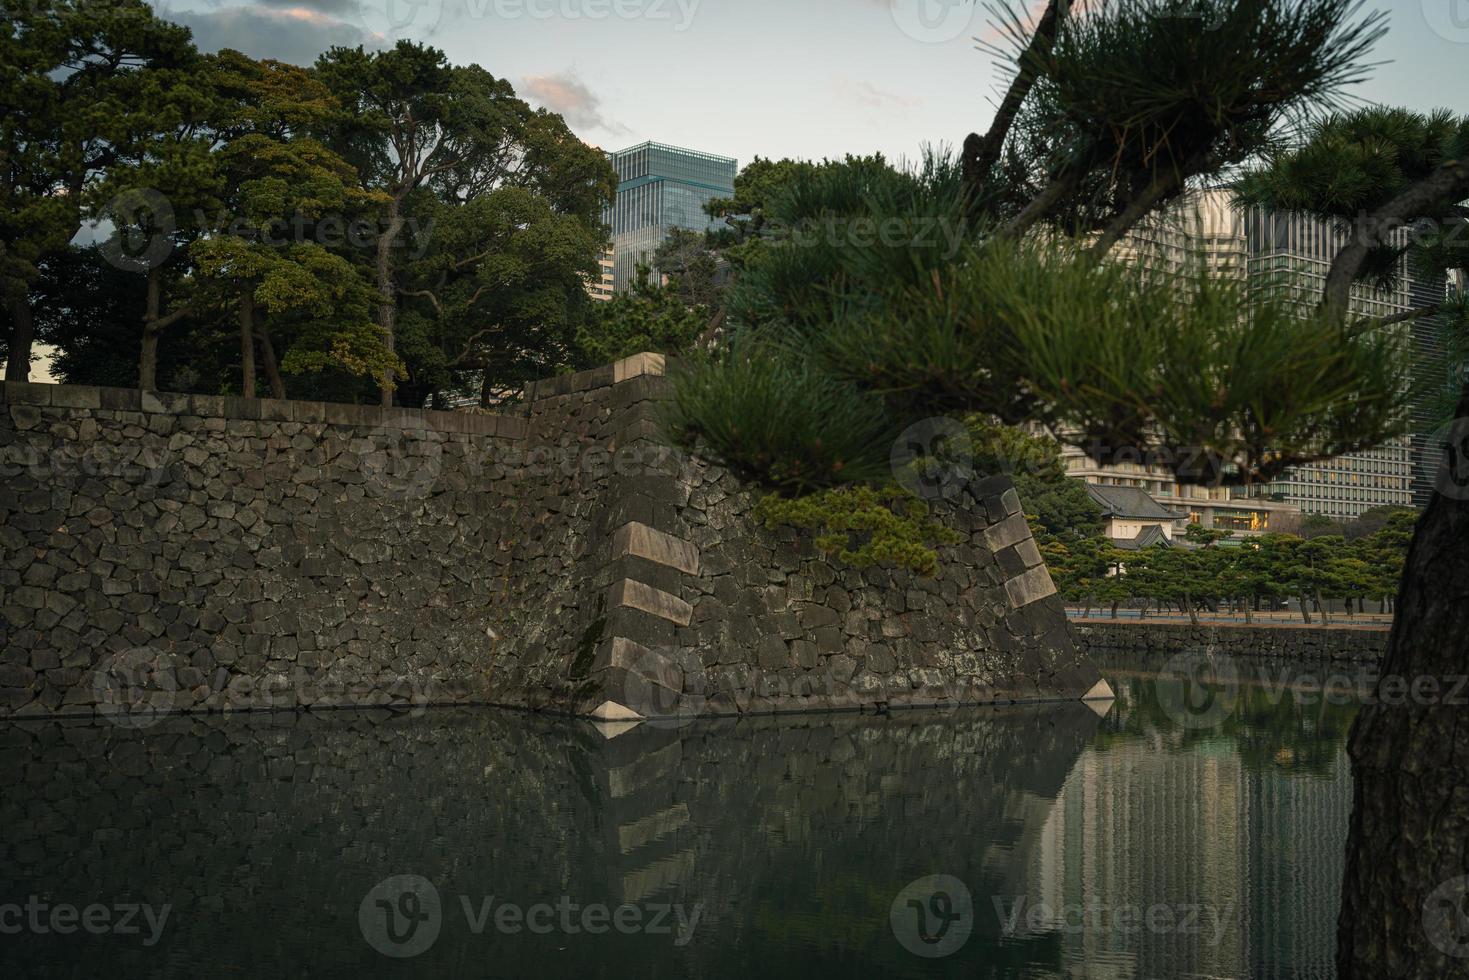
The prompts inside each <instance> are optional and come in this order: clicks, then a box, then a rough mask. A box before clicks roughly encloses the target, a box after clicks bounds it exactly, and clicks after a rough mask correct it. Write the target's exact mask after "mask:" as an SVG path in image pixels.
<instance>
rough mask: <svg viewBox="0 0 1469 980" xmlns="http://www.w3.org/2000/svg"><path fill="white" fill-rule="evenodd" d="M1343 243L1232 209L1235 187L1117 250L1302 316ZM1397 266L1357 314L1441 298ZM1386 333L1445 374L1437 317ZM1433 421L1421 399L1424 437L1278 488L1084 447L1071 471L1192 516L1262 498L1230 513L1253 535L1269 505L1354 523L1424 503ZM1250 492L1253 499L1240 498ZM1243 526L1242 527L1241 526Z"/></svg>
mask: <svg viewBox="0 0 1469 980" xmlns="http://www.w3.org/2000/svg"><path fill="white" fill-rule="evenodd" d="M1403 234H1406V232H1404V233H1403ZM1344 244H1345V232H1343V231H1341V230H1340V229H1336V228H1333V227H1332V226H1331V225H1330V224H1328V223H1327V222H1324V221H1321V220H1319V219H1317V218H1313V217H1310V216H1307V215H1302V214H1274V213H1270V212H1267V211H1265V210H1263V209H1261V208H1244V209H1240V208H1237V207H1235V206H1234V202H1233V201H1232V199H1231V196H1230V192H1229V191H1227V190H1208V191H1202V192H1198V193H1195V194H1192V195H1189V196H1187V197H1186V198H1184V199H1183V200H1182V201H1181V202H1180V203H1179V204H1178V205H1176V206H1174V207H1173V208H1171V209H1169V210H1168V211H1166V212H1165V213H1163V214H1160V215H1157V216H1155V217H1154V218H1152V219H1150V220H1149V221H1146V222H1144V223H1142V224H1140V225H1139V226H1138V228H1137V229H1136V230H1135V231H1134V232H1133V233H1132V234H1131V235H1130V236H1129V237H1128V238H1127V239H1126V240H1125V241H1124V242H1123V243H1121V244H1119V246H1118V249H1117V256H1118V257H1119V258H1120V259H1122V260H1123V261H1128V262H1132V263H1135V264H1137V265H1138V266H1140V267H1141V268H1143V269H1144V270H1145V271H1147V272H1155V273H1156V274H1159V275H1172V274H1177V273H1178V272H1181V271H1183V270H1184V269H1185V268H1202V269H1208V270H1210V271H1211V272H1212V273H1213V274H1216V275H1235V276H1238V277H1239V278H1240V280H1241V281H1242V282H1244V283H1246V284H1247V285H1248V287H1249V288H1250V289H1251V290H1258V291H1259V292H1260V293H1262V294H1265V293H1269V294H1272V295H1275V296H1277V297H1282V298H1285V299H1287V300H1289V301H1291V302H1294V303H1297V304H1299V305H1300V308H1301V310H1302V312H1303V313H1305V312H1307V311H1309V310H1312V309H1314V308H1315V306H1316V305H1317V304H1318V303H1319V302H1320V298H1321V293H1322V289H1323V287H1324V284H1325V280H1326V274H1327V272H1328V271H1329V270H1330V268H1331V263H1332V260H1333V259H1334V258H1335V256H1336V253H1337V251H1338V250H1339V249H1340V248H1341V247H1342V246H1343V245H1344ZM1400 261H1401V264H1400V267H1399V269H1398V276H1397V282H1396V284H1395V286H1394V287H1393V288H1392V289H1389V290H1379V289H1375V288H1372V287H1370V286H1367V285H1358V286H1355V287H1353V289H1352V299H1351V310H1352V312H1353V313H1354V314H1357V315H1359V316H1363V317H1389V316H1392V315H1394V314H1397V313H1404V312H1407V311H1409V310H1411V309H1416V308H1418V307H1420V306H1425V305H1430V304H1432V303H1435V302H1440V301H1442V299H1443V297H1444V290H1445V283H1444V282H1442V281H1439V282H1424V281H1422V280H1420V279H1418V278H1416V277H1415V276H1414V275H1413V274H1412V271H1411V270H1410V269H1409V268H1408V266H1407V262H1406V260H1400ZM1385 329H1396V330H1401V331H1404V333H1405V334H1406V333H1408V332H1411V333H1412V335H1413V341H1414V344H1415V349H1416V352H1417V356H1418V362H1417V363H1418V364H1419V366H1420V369H1421V370H1422V371H1424V372H1429V373H1442V372H1443V371H1444V364H1443V345H1442V343H1441V342H1440V341H1439V340H1438V339H1437V338H1438V336H1439V330H1438V327H1437V321H1436V320H1434V319H1431V318H1430V319H1424V320H1418V321H1414V322H1413V323H1412V324H1411V325H1409V324H1398V325H1395V326H1392V327H1388V328H1385ZM1431 417H1432V412H1431V409H1430V406H1429V405H1428V404H1427V403H1426V402H1424V403H1423V404H1421V405H1419V406H1418V410H1417V411H1416V412H1415V421H1417V422H1418V427H1419V428H1422V429H1424V430H1425V431H1424V432H1423V433H1420V434H1415V435H1413V436H1411V437H1406V436H1405V437H1403V438H1401V439H1395V440H1392V441H1390V442H1389V443H1387V444H1386V445H1383V446H1381V447H1378V448H1375V449H1370V450H1364V451H1362V452H1358V453H1352V454H1349V455H1346V456H1341V457H1337V458H1335V459H1330V460H1325V461H1322V462H1319V463H1315V464H1312V465H1309V466H1302V467H1298V468H1297V469H1294V470H1292V471H1290V472H1288V473H1286V474H1285V475H1284V476H1282V477H1281V478H1280V479H1279V480H1277V481H1275V482H1273V483H1270V484H1267V485H1264V486H1257V487H1253V488H1250V490H1249V491H1248V493H1247V494H1246V492H1245V491H1242V490H1239V489H1235V490H1227V489H1224V488H1203V487H1190V486H1187V485H1180V484H1177V483H1175V482H1174V481H1173V480H1172V477H1171V476H1170V474H1168V473H1167V472H1166V471H1164V470H1161V469H1157V468H1153V467H1146V466H1130V467H1128V466H1124V467H1098V466H1096V465H1095V464H1094V463H1093V462H1092V461H1091V460H1090V459H1087V458H1086V457H1084V456H1082V455H1081V453H1080V451H1079V450H1072V451H1069V452H1068V455H1069V457H1070V466H1071V470H1072V473H1073V475H1075V476H1078V477H1080V478H1082V479H1085V480H1086V481H1087V482H1089V483H1101V484H1115V485H1122V486H1136V487H1140V488H1142V489H1144V490H1147V491H1148V492H1149V493H1151V494H1153V495H1154V496H1155V497H1156V498H1157V499H1159V500H1160V501H1162V502H1164V503H1173V502H1174V501H1176V502H1177V503H1179V504H1183V505H1185V507H1186V509H1188V510H1189V511H1190V512H1191V519H1194V520H1198V516H1200V515H1201V512H1202V510H1203V509H1204V508H1205V507H1207V506H1209V505H1210V504H1215V505H1217V504H1218V503H1220V502H1224V501H1231V502H1232V504H1233V506H1234V507H1236V508H1237V507H1239V506H1240V505H1241V504H1245V503H1247V502H1248V503H1256V502H1257V503H1258V504H1259V505H1260V506H1259V507H1258V508H1256V509H1257V510H1258V511H1259V513H1258V515H1256V514H1254V513H1253V512H1252V513H1249V514H1245V515H1230V522H1231V523H1238V522H1240V521H1242V520H1251V521H1254V525H1253V528H1252V529H1254V530H1272V529H1273V528H1272V527H1271V526H1270V524H1271V518H1272V517H1273V516H1276V515H1272V514H1269V513H1267V511H1269V510H1274V509H1275V508H1272V507H1266V506H1265V504H1266V503H1267V502H1268V503H1272V504H1285V505H1287V507H1288V508H1289V509H1290V510H1294V509H1297V508H1298V509H1299V511H1300V512H1301V513H1306V514H1323V515H1326V516H1328V517H1332V518H1335V519H1338V520H1348V519H1351V518H1354V517H1357V516H1358V515H1360V514H1361V513H1362V512H1363V511H1366V510H1369V509H1371V508H1373V507H1378V506H1382V505H1385V504H1391V505H1397V506H1411V505H1414V504H1418V505H1420V506H1421V505H1422V504H1424V503H1426V501H1427V497H1428V494H1429V493H1430V492H1431V488H1432V483H1431V481H1432V478H1433V471H1434V466H1435V465H1436V461H1430V460H1428V459H1427V457H1428V456H1430V455H1431V453H1429V452H1428V451H1427V442H1428V439H1427V434H1428V431H1429V430H1431V428H1432V420H1431ZM1246 496H1247V500H1241V499H1239V498H1241V497H1246ZM1169 498H1172V500H1170V499H1169ZM1200 505H1203V506H1200ZM1247 509H1248V508H1247ZM1256 517H1258V520H1255V518H1256ZM1219 526H1227V525H1224V524H1221V525H1219ZM1239 529H1241V530H1244V527H1243V524H1242V523H1241V524H1240V525H1239Z"/></svg>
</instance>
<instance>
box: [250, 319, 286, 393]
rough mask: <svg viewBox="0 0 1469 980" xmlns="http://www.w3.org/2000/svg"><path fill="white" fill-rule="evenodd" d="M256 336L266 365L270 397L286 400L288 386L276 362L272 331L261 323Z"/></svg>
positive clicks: (256, 329) (266, 378)
mask: <svg viewBox="0 0 1469 980" xmlns="http://www.w3.org/2000/svg"><path fill="white" fill-rule="evenodd" d="M255 336H256V338H257V339H258V340H259V341H260V355H261V358H262V360H263V362H264V365H265V380H266V381H267V382H268V383H269V384H270V397H272V398H285V397H286V385H285V382H283V381H281V369H280V365H279V364H277V363H276V360H275V347H274V346H273V345H272V344H271V342H270V330H269V329H267V328H266V326H265V324H264V323H261V324H260V325H259V326H258V327H256V328H255Z"/></svg>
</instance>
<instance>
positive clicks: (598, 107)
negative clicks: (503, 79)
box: [520, 71, 630, 136]
mask: <svg viewBox="0 0 1469 980" xmlns="http://www.w3.org/2000/svg"><path fill="white" fill-rule="evenodd" d="M520 91H521V94H522V95H524V96H525V97H526V98H528V99H529V100H530V101H532V102H536V103H538V104H540V105H541V106H543V107H545V108H547V109H550V110H551V111H552V112H556V113H560V115H561V117H562V118H563V119H565V120H566V124H567V125H568V126H570V127H571V128H572V129H573V130H589V129H599V130H602V131H603V132H605V133H609V134H611V135H614V136H625V135H627V134H628V133H629V132H630V130H629V129H628V128H627V127H626V126H624V125H622V124H621V123H619V122H616V121H614V120H611V119H607V118H606V117H604V116H603V115H602V100H601V99H600V98H598V97H597V94H596V93H595V92H593V91H592V90H591V89H590V88H588V87H587V85H586V83H585V82H583V81H582V80H581V79H580V78H578V77H577V76H576V73H575V72H572V71H563V72H559V73H557V74H554V75H527V76H526V77H525V79H524V80H523V81H522V82H521V85H520Z"/></svg>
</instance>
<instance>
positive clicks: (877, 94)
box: [839, 81, 923, 109]
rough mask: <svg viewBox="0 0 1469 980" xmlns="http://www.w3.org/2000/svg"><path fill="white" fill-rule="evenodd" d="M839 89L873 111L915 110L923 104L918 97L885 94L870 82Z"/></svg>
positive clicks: (891, 93) (856, 83) (844, 86)
mask: <svg viewBox="0 0 1469 980" xmlns="http://www.w3.org/2000/svg"><path fill="white" fill-rule="evenodd" d="M839 87H840V89H841V92H842V94H843V95H845V96H847V97H848V98H851V99H853V100H854V101H856V102H858V103H860V104H861V105H865V106H868V107H870V108H873V109H889V108H892V109H913V108H917V107H918V106H919V105H922V104H923V100H922V99H920V98H918V97H917V96H912V95H897V94H896V93H893V92H884V91H883V90H882V89H880V88H878V87H877V86H876V85H873V84H872V83H871V82H868V81H860V82H845V83H841V84H840V85H839Z"/></svg>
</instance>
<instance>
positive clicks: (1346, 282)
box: [1321, 160, 1469, 319]
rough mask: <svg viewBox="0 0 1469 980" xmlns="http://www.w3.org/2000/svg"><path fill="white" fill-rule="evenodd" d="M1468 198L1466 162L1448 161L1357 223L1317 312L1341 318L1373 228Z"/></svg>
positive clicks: (1468, 168) (1330, 275)
mask: <svg viewBox="0 0 1469 980" xmlns="http://www.w3.org/2000/svg"><path fill="white" fill-rule="evenodd" d="M1465 195H1469V160H1450V161H1448V162H1447V163H1445V164H1444V165H1443V166H1441V167H1439V168H1438V169H1437V170H1435V171H1434V172H1433V173H1432V174H1430V175H1429V176H1428V177H1426V178H1424V179H1423V180H1421V181H1419V182H1418V183H1416V184H1414V185H1413V186H1412V187H1409V188H1408V189H1407V190H1405V191H1403V193H1401V194H1399V195H1398V196H1397V197H1395V198H1393V199H1392V200H1391V201H1388V202H1387V203H1386V204H1384V205H1383V206H1382V207H1380V208H1378V209H1377V210H1376V211H1374V212H1372V213H1371V214H1370V215H1367V216H1366V217H1365V218H1362V219H1360V220H1359V221H1358V222H1357V234H1356V235H1354V236H1353V238H1352V242H1351V244H1350V245H1347V246H1346V247H1345V248H1343V249H1342V250H1341V251H1340V252H1338V253H1337V255H1336V260H1335V261H1333V262H1332V264H1331V271H1330V272H1328V273H1327V275H1326V288H1325V290H1324V292H1323V295H1322V297H1321V309H1322V311H1323V312H1325V313H1326V314H1327V315H1329V316H1332V317H1335V318H1337V319H1345V318H1346V315H1347V311H1348V308H1349V306H1350V302H1351V294H1352V284H1353V283H1355V282H1356V281H1357V275H1358V273H1360V272H1361V271H1362V263H1364V262H1365V261H1367V256H1368V255H1369V254H1370V253H1371V251H1372V247H1373V245H1374V244H1375V238H1376V236H1375V235H1374V234H1372V232H1373V231H1374V229H1377V228H1381V227H1383V226H1384V225H1385V224H1387V223H1388V222H1390V221H1402V220H1405V218H1406V217H1411V216H1413V215H1418V214H1423V213H1425V212H1426V211H1429V210H1431V209H1432V208H1433V206H1434V205H1435V204H1438V203H1439V202H1442V201H1444V200H1454V201H1457V200H1459V199H1461V198H1463V197H1464V196H1465Z"/></svg>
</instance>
